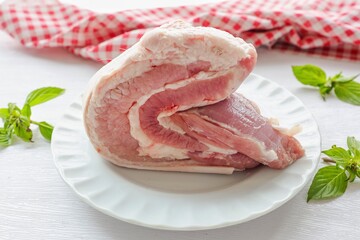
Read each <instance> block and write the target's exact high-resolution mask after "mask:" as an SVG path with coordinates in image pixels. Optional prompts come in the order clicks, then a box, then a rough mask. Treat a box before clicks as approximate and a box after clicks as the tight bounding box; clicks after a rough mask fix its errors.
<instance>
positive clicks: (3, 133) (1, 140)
mask: <svg viewBox="0 0 360 240" xmlns="http://www.w3.org/2000/svg"><path fill="white" fill-rule="evenodd" d="M13 132H14V131H13V128H12V127H11V128H7V129H6V128H0V146H4V147H7V146H9V145H11V143H12V138H13Z"/></svg>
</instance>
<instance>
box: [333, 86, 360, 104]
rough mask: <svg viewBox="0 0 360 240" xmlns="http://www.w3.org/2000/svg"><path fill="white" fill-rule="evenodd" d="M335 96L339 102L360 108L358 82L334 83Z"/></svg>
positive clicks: (359, 87)
mask: <svg viewBox="0 0 360 240" xmlns="http://www.w3.org/2000/svg"><path fill="white" fill-rule="evenodd" d="M335 94H336V96H337V97H338V98H339V99H340V100H341V101H344V102H347V103H350V104H354V105H358V106H360V83H358V82H354V81H351V82H338V83H336V85H335Z"/></svg>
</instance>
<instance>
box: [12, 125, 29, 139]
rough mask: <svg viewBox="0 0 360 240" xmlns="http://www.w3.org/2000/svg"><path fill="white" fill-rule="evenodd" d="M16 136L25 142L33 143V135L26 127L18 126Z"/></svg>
mask: <svg viewBox="0 0 360 240" xmlns="http://www.w3.org/2000/svg"><path fill="white" fill-rule="evenodd" d="M15 135H16V136H18V137H19V138H21V139H22V140H23V141H25V142H31V140H32V137H33V133H32V131H31V129H30V128H29V127H26V125H22V124H19V125H16V126H15Z"/></svg>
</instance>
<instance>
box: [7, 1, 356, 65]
mask: <svg viewBox="0 0 360 240" xmlns="http://www.w3.org/2000/svg"><path fill="white" fill-rule="evenodd" d="M173 19H184V20H186V21H188V22H190V23H192V24H193V25H195V26H199V25H202V26H211V27H215V28H219V29H221V30H224V31H228V32H230V33H231V34H233V35H234V36H239V37H242V38H244V39H245V40H246V41H248V42H252V43H253V44H254V45H255V46H257V47H258V46H262V45H263V46H267V47H271V48H278V49H283V50H293V51H305V52H307V53H312V54H319V55H322V56H329V57H335V58H344V59H351V60H360V2H357V1H346V0H338V1H333V0H287V1H284V0H233V1H224V2H219V3H211V4H201V5H195V6H181V7H169V8H154V9H135V10H124V11H120V12H115V13H111V14H103V13H96V12H92V11H89V10H85V9H79V8H78V7H76V6H73V5H66V4H63V3H60V2H59V1H55V0H49V1H46V0H42V1H39V0H28V1H25V0H21V1H20V0H12V1H7V2H5V3H3V4H2V5H0V26H1V28H2V29H3V30H4V31H6V32H7V33H8V34H10V35H11V36H12V37H14V38H15V39H17V40H18V41H19V42H20V43H21V44H23V45H24V46H26V47H65V48H67V49H68V50H70V51H71V52H72V53H74V54H77V55H80V56H82V57H84V58H90V59H93V60H96V61H101V62H108V61H110V60H111V59H113V58H114V57H116V56H117V55H119V54H120V53H121V52H123V51H124V50H125V49H127V48H129V47H130V46H132V45H133V44H134V43H135V42H137V41H138V40H139V39H140V38H141V36H142V35H143V34H144V33H145V32H146V31H147V30H148V29H151V28H154V27H157V26H159V25H161V24H163V23H166V22H168V21H170V20H173Z"/></svg>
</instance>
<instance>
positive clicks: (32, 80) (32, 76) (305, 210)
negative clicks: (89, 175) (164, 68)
mask: <svg viewBox="0 0 360 240" xmlns="http://www.w3.org/2000/svg"><path fill="white" fill-rule="evenodd" d="M0 2H1V1H0ZM72 2H73V3H79V4H80V5H81V6H84V7H86V6H87V7H88V8H92V9H98V10H102V11H109V9H112V10H115V9H124V8H130V7H134V6H137V5H138V6H140V5H141V6H147V7H148V6H155V3H153V2H154V1H151V2H152V3H149V2H150V1H148V2H147V3H146V4H148V5H146V4H145V5H144V4H140V1H134V0H133V1H131V3H126V5H125V3H124V1H121V2H123V3H122V5H120V4H116V5H112V3H111V1H109V0H107V1H104V0H102V1H91V4H88V5H86V4H87V1H82V0H78V1H72ZM183 2H186V3H195V2H204V1H194V0H192V1H183ZM109 4H110V5H109ZM161 4H162V5H173V3H172V4H169V2H166V1H161ZM258 54H259V60H258V63H257V66H256V69H255V71H254V72H255V73H256V74H260V75H263V76H264V77H266V78H270V79H272V80H274V81H276V82H278V83H279V84H281V85H283V86H285V87H286V88H287V89H288V90H290V91H291V92H293V93H294V94H295V95H297V96H298V97H299V98H300V99H301V100H302V101H303V102H304V104H305V105H306V106H307V107H308V108H309V109H310V111H311V112H312V113H313V114H314V116H315V118H316V120H317V121H318V123H319V127H320V131H321V135H322V146H323V148H324V149H327V148H330V147H331V145H333V144H337V145H340V146H344V145H345V141H346V137H347V136H349V135H352V136H355V137H357V138H358V139H360V121H359V120H360V107H356V106H352V105H349V104H345V103H342V102H340V101H339V100H337V99H336V98H335V97H334V96H330V97H329V98H328V100H327V101H326V102H324V101H322V100H321V98H320V97H319V95H318V93H317V91H316V90H313V89H310V88H306V87H303V86H301V85H300V84H299V83H298V82H297V81H296V80H295V78H294V77H293V76H292V73H291V65H300V64H306V63H312V64H316V65H319V66H321V67H322V68H324V69H325V70H326V72H328V73H329V74H335V73H337V72H339V71H343V73H344V74H345V75H355V74H357V73H359V72H360V63H359V62H350V61H346V60H341V61H340V60H330V59H323V58H321V57H317V56H306V55H303V54H291V53H282V52H279V51H269V50H265V49H260V50H259V52H258ZM100 67H101V65H100V64H97V63H94V62H92V61H89V60H84V59H81V58H79V57H75V56H73V55H71V54H69V53H68V52H66V51H65V50H62V49H41V50H35V49H25V48H23V47H22V46H20V45H19V44H18V43H17V42H16V41H14V40H13V39H11V38H10V37H9V36H7V35H6V34H5V33H3V32H0V107H5V106H6V104H7V103H8V102H10V101H11V102H16V103H18V104H22V103H23V101H24V98H25V97H26V95H27V93H28V92H30V91H31V90H33V89H35V88H38V87H43V86H49V85H53V86H59V87H63V88H65V89H66V94H65V95H63V96H62V97H60V98H58V99H56V100H53V101H51V102H49V103H45V104H44V105H40V106H37V107H35V108H34V109H33V118H34V119H35V120H40V121H43V120H45V121H48V122H51V123H54V124H56V123H57V121H58V119H59V117H60V116H61V114H62V112H63V111H64V110H65V109H66V107H67V106H68V105H69V104H70V103H71V102H72V101H73V100H74V99H75V98H76V97H78V95H79V94H80V93H81V92H82V91H83V90H84V89H85V86H86V83H87V81H88V79H89V78H90V77H91V76H92V75H93V74H94V73H95V72H96V71H97V70H98V69H99V68H100ZM34 132H35V136H34V141H35V143H29V144H27V143H23V142H20V141H17V142H16V143H15V144H14V145H13V146H10V147H8V148H6V149H0V239H7V240H8V239H11V240H13V239H31V240H32V239H34V240H35V239H36V240H38V239H47V240H52V239H124V240H133V239H159V240H161V239H189V240H190V239H191V240H192V239H194V240H195V239H196V240H198V239H204V240H205V239H206V240H208V239H236V240H239V239H284V240H285V239H299V240H300V239H328V240H332V239H358V238H359V236H360V227H359V226H360V217H359V216H360V181H356V182H354V183H353V184H351V185H350V186H349V187H348V190H347V192H346V193H345V195H344V196H342V197H340V198H338V199H335V200H331V201H322V202H313V203H309V204H307V203H306V192H307V189H308V187H309V184H308V185H307V186H306V187H305V188H304V189H303V190H302V191H301V192H300V193H299V194H298V195H297V196H296V197H295V198H294V199H292V200H291V201H289V202H288V203H286V204H285V205H283V206H282V207H280V208H278V209H277V210H275V211H273V212H272V213H270V214H267V215H265V216H263V217H261V218H258V219H255V220H252V221H250V222H247V223H244V224H240V225H237V226H232V227H227V228H223V229H218V230H208V231H196V232H173V231H160V230H152V229H148V228H143V227H138V226H134V225H130V224H128V223H124V222H121V221H119V220H116V219H113V218H111V217H108V216H106V215H104V214H102V213H100V212H98V211H96V210H94V209H92V208H91V207H90V206H88V205H87V204H85V203H83V202H82V201H80V200H79V198H78V197H77V196H76V195H75V194H74V193H73V192H72V191H71V190H70V188H68V187H67V186H66V185H65V183H64V182H63V181H62V180H61V178H60V176H59V174H58V173H57V171H56V169H55V166H54V164H53V161H52V155H51V151H50V144H49V143H47V142H46V141H45V140H43V139H42V138H41V137H40V136H39V134H38V131H37V129H35V131H34ZM219 204H221V203H219Z"/></svg>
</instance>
